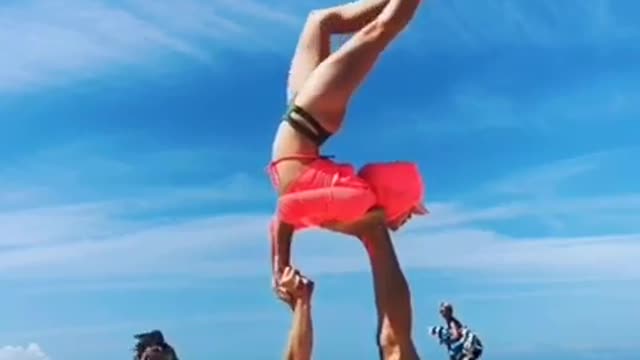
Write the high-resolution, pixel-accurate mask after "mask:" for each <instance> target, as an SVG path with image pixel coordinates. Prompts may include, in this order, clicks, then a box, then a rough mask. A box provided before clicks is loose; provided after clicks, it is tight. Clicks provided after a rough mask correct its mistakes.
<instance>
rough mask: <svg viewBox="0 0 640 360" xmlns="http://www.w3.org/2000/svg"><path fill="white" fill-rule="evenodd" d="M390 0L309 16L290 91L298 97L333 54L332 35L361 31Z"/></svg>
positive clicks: (295, 57) (367, 0) (291, 72)
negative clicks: (323, 62)
mask: <svg viewBox="0 0 640 360" xmlns="http://www.w3.org/2000/svg"><path fill="white" fill-rule="evenodd" d="M388 2H389V0H359V1H356V2H352V3H349V4H345V5H340V6H335V7H331V8H327V9H322V10H314V11H312V12H311V13H310V14H309V16H308V17H307V22H306V23H305V25H304V28H303V30H302V33H301V34H300V38H299V40H298V44H297V46H296V50H295V53H294V55H293V59H292V60H291V68H290V70H289V80H288V85H287V91H288V92H289V94H296V93H297V92H298V91H300V89H301V88H302V86H303V84H304V83H305V81H306V80H307V78H308V77H309V74H311V72H312V71H313V70H315V68H316V67H318V65H319V64H320V63H321V62H322V61H324V60H325V59H326V58H327V56H329V53H330V52H331V35H332V34H344V33H351V32H355V31H358V30H360V29H361V28H363V27H364V26H365V25H367V24H368V23H370V22H371V21H373V19H375V18H376V17H377V16H378V15H379V14H380V12H381V11H382V9H383V8H384V6H385V5H386V4H387V3H388Z"/></svg>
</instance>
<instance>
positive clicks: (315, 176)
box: [270, 157, 427, 229]
mask: <svg viewBox="0 0 640 360" xmlns="http://www.w3.org/2000/svg"><path fill="white" fill-rule="evenodd" d="M296 158H297V157H291V158H284V159H280V160H278V161H276V162H273V163H272V164H271V166H270V173H271V178H272V181H273V183H274V186H277V181H278V180H277V179H278V174H277V172H276V170H275V165H276V164H277V163H278V162H279V161H284V160H291V159H296ZM299 158H304V157H299ZM306 159H308V158H306ZM423 201H424V183H423V181H422V177H421V176H420V172H419V170H418V168H417V166H416V165H415V164H414V163H410V162H391V163H372V164H368V165H366V166H364V167H363V168H362V169H361V170H360V171H359V172H356V170H355V168H354V167H353V166H352V165H350V164H340V163H336V162H334V161H331V160H330V159H328V158H325V157H319V158H316V159H314V160H313V161H312V162H310V163H309V164H307V168H306V169H305V170H304V171H303V172H302V174H300V175H299V176H298V178H297V179H295V180H294V181H293V182H292V183H291V185H290V186H289V188H288V189H287V192H286V193H285V194H283V195H281V196H280V198H279V199H278V210H277V217H278V218H279V220H280V221H283V222H286V223H289V224H292V225H293V226H295V227H296V228H297V229H301V228H307V227H318V226H322V225H323V224H327V223H330V222H341V223H350V222H354V221H356V220H359V219H361V218H362V217H363V216H364V215H365V214H366V213H367V212H368V211H369V210H371V209H373V208H376V207H382V208H384V210H385V213H386V216H387V221H388V222H389V223H392V222H394V221H396V220H398V219H400V218H403V217H405V216H407V215H409V214H412V213H413V214H426V213H427V209H426V208H425V207H424V205H423V204H422V202H423Z"/></svg>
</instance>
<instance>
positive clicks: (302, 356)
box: [285, 300, 313, 360]
mask: <svg viewBox="0 0 640 360" xmlns="http://www.w3.org/2000/svg"><path fill="white" fill-rule="evenodd" d="M312 350H313V323H312V320H311V303H310V302H309V301H306V300H297V301H296V304H295V309H294V314H293V324H292V327H291V333H290V334H289V342H288V346H287V350H286V353H285V359H286V360H311V352H312Z"/></svg>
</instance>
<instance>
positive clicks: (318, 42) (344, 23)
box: [272, 0, 420, 360]
mask: <svg viewBox="0 0 640 360" xmlns="http://www.w3.org/2000/svg"><path fill="white" fill-rule="evenodd" d="M419 3H420V0H361V1H357V2H353V3H350V4H346V5H342V6H336V7H333V8H328V9H323V10H316V11H313V12H312V13H311V14H310V15H309V17H308V19H307V22H306V24H305V27H304V29H303V31H302V33H301V35H300V39H299V41H298V45H297V47H296V52H295V54H294V56H293V59H292V64H291V70H290V75H289V85H288V86H289V91H290V92H291V93H294V94H296V96H295V104H296V105H298V106H301V107H302V108H304V109H305V110H306V111H307V112H309V113H310V114H311V115H313V116H314V118H316V120H318V121H319V122H320V123H321V124H322V125H323V127H324V128H325V129H327V130H329V131H332V132H337V131H338V130H339V129H340V127H341V126H342V122H343V121H344V116H345V114H346V109H347V107H348V104H349V102H350V100H351V97H352V96H353V94H354V93H355V91H356V90H357V89H358V88H359V86H360V85H361V84H362V83H363V82H364V80H365V78H366V77H367V75H368V74H369V72H370V71H371V69H372V68H373V66H374V65H375V63H376V62H377V60H378V58H379V56H380V54H381V53H382V52H383V51H384V50H385V49H386V47H387V46H388V45H389V44H390V43H391V41H392V40H393V39H394V38H396V36H397V35H398V34H399V33H400V32H401V31H402V30H403V29H404V28H405V27H406V26H407V24H408V23H409V21H410V20H411V19H412V18H413V16H414V15H415V13H416V10H417V8H418V5H419ZM353 32H355V34H354V35H353V36H352V37H351V38H350V39H349V40H348V41H347V42H346V43H345V44H344V45H342V46H341V48H340V49H338V50H337V51H335V52H334V53H330V37H331V35H332V34H344V33H353ZM299 154H310V155H318V154H319V149H318V147H317V146H316V145H315V144H313V143H312V142H311V141H310V140H308V139H306V138H305V137H304V136H301V135H300V134H299V133H298V132H296V131H295V130H294V129H293V128H291V127H290V125H289V124H288V123H286V122H283V123H282V124H281V125H280V127H279V129H278V133H277V134H276V139H275V141H274V147H273V154H272V159H273V160H277V159H280V158H282V157H286V156H292V155H299ZM308 162H309V161H304V160H299V161H298V160H296V161H284V162H281V163H279V164H278V165H277V166H276V170H277V172H278V174H279V184H278V189H277V190H278V192H279V193H280V194H283V193H286V190H287V188H288V186H289V185H290V184H291V182H292V181H294V180H295V179H296V177H297V176H298V175H299V174H300V172H301V171H303V170H304V169H305V167H306V165H307V163H308ZM384 215H385V214H384V211H382V210H379V209H374V210H372V211H370V212H369V213H368V214H366V215H365V216H364V217H363V219H361V220H359V221H357V222H355V223H352V224H341V223H331V224H324V225H323V226H322V227H324V228H326V229H328V230H331V231H336V232H340V233H343V234H347V235H350V236H355V237H356V238H358V239H360V240H361V242H362V244H363V245H364V247H365V249H366V251H367V253H368V255H369V261H370V263H371V268H372V274H373V280H374V289H375V297H376V307H377V311H378V345H379V347H380V356H381V358H383V359H389V360H405V359H406V360H413V359H419V357H418V354H417V352H416V349H415V346H414V344H413V341H412V338H411V330H412V315H411V300H410V293H409V287H408V285H407V281H406V279H405V277H404V274H403V272H402V270H401V268H400V265H399V263H398V259H397V257H396V254H395V250H394V248H393V244H392V242H391V237H390V234H389V228H388V226H387V224H385V216H384ZM407 219H408V218H406V219H402V220H401V221H400V222H399V224H397V225H394V226H393V228H397V227H399V226H400V225H401V224H402V223H404V222H406V220H407ZM292 237H293V227H292V226H291V225H289V224H286V223H283V222H280V223H278V224H277V230H276V231H275V234H274V236H273V238H272V265H273V279H274V281H273V285H274V290H275V292H276V294H277V296H278V297H279V298H280V299H282V300H283V301H285V302H286V303H287V304H289V306H291V307H294V305H292V304H293V303H292V300H293V295H292V294H290V293H288V292H287V291H286V288H285V287H283V286H282V285H281V284H282V280H283V276H284V270H285V269H286V268H288V267H290V266H291V263H290V260H291V259H290V254H291V240H292Z"/></svg>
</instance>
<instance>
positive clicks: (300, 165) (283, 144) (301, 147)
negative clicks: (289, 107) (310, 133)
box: [271, 122, 320, 195]
mask: <svg viewBox="0 0 640 360" xmlns="http://www.w3.org/2000/svg"><path fill="white" fill-rule="evenodd" d="M319 156H320V149H319V148H318V147H317V146H316V144H314V143H313V142H312V141H311V140H309V139H307V138H306V137H304V136H303V135H302V134H300V133H298V132H297V131H296V130H294V129H293V128H292V127H291V126H290V125H289V124H288V123H286V122H282V123H281V124H280V126H279V127H278V132H277V133H276V138H275V141H274V144H273V152H272V156H271V161H278V160H280V159H283V158H287V157H294V158H292V159H286V160H284V161H279V162H278V163H277V164H275V165H274V166H275V171H276V173H277V176H278V183H277V188H276V190H277V191H278V193H279V194H280V195H282V194H284V193H286V192H287V189H288V188H289V186H290V185H291V183H292V182H293V181H295V179H296V178H298V176H300V174H301V173H302V172H303V171H304V170H305V169H306V168H307V164H309V163H310V162H312V161H314V159H316V158H318V157H319ZM297 157H299V158H297Z"/></svg>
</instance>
